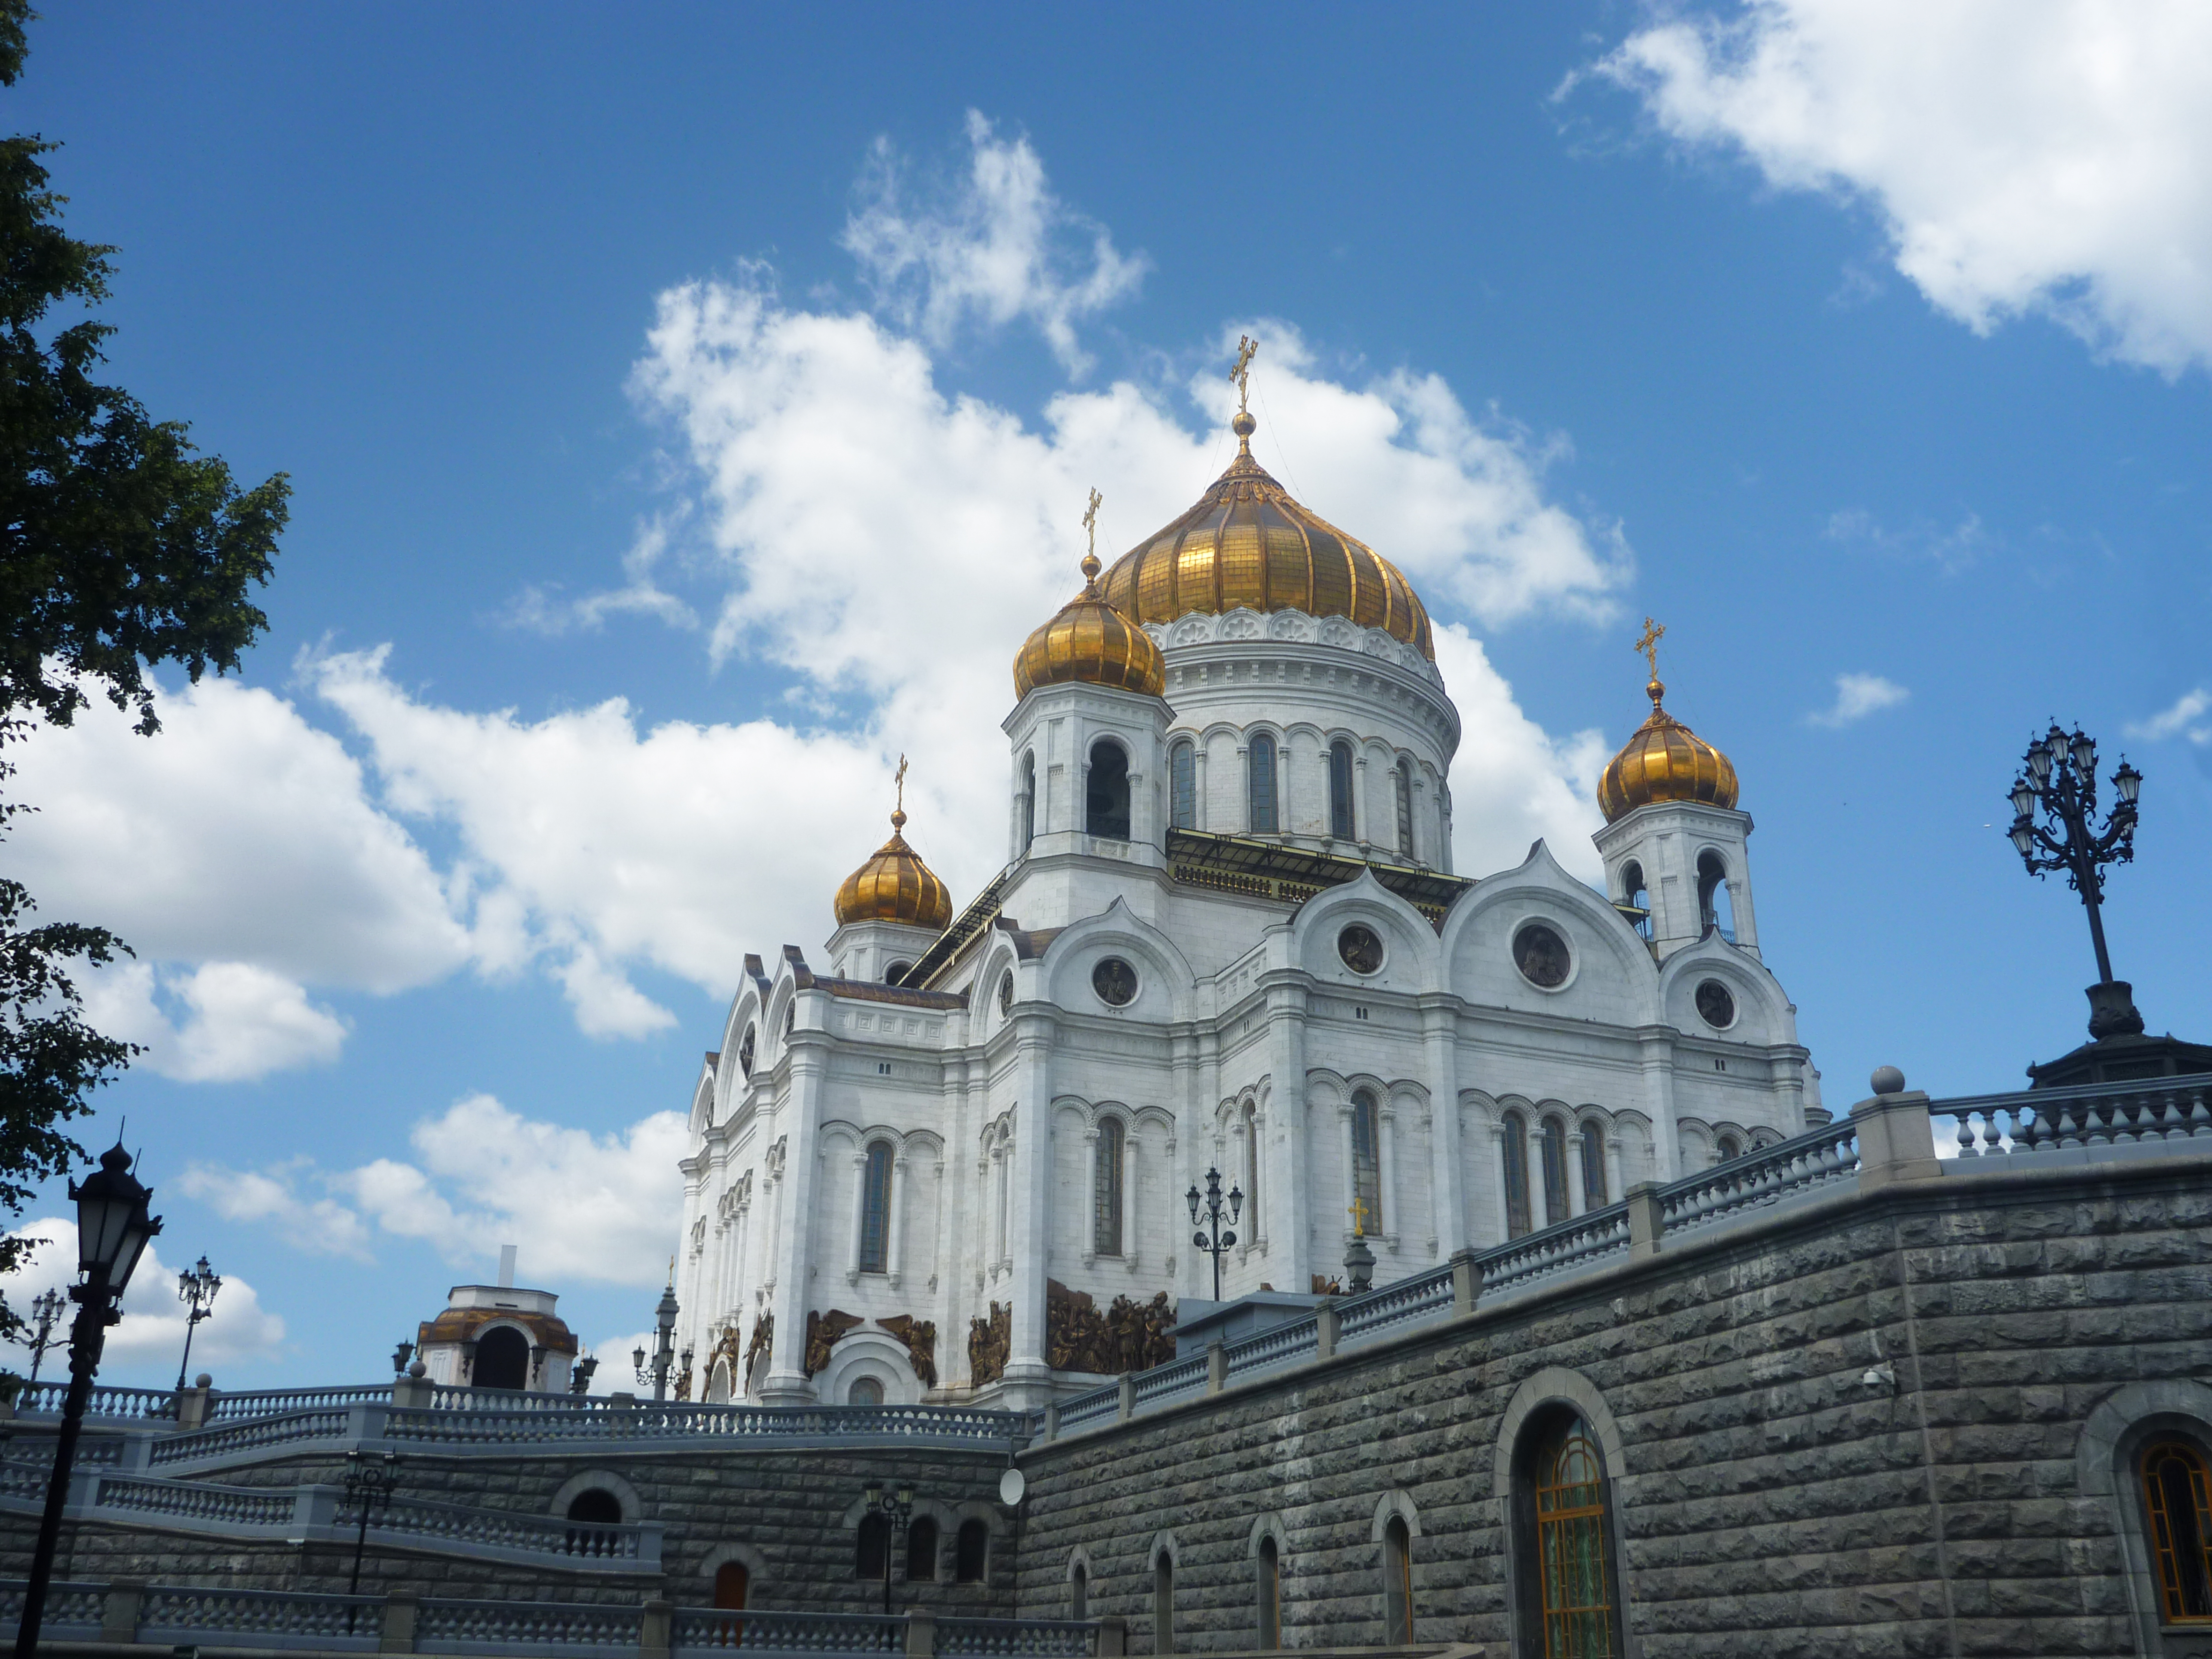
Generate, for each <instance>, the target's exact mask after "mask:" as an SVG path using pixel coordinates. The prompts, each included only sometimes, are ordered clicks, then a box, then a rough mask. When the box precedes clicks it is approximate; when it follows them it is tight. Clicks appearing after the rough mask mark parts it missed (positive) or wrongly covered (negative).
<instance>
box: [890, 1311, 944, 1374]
mask: <svg viewBox="0 0 2212 1659" xmlns="http://www.w3.org/2000/svg"><path fill="white" fill-rule="evenodd" d="M876 1323H877V1324H878V1325H880V1326H882V1327H883V1328H884V1329H885V1330H887V1331H889V1332H890V1334H892V1335H893V1336H895V1337H896V1338H897V1339H898V1340H899V1342H900V1345H901V1346H903V1347H904V1348H905V1349H906V1358H907V1364H909V1365H911V1366H912V1367H914V1378H915V1382H917V1383H921V1386H922V1387H923V1388H925V1389H933V1388H935V1387H936V1386H937V1322H936V1321H935V1320H933V1319H916V1318H915V1317H914V1316H913V1315H911V1314H893V1315H892V1316H890V1318H889V1319H878V1321H877V1322H876Z"/></svg>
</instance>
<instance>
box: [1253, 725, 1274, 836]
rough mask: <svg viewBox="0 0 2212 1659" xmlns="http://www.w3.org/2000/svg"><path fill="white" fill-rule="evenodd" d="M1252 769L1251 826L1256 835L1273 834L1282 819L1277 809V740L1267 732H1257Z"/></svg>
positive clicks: (1254, 740)
mask: <svg viewBox="0 0 2212 1659" xmlns="http://www.w3.org/2000/svg"><path fill="white" fill-rule="evenodd" d="M1249 767H1250V771H1251V785H1252V792H1251V793H1252V811H1251V828H1252V830H1253V833H1254V834H1255V835H1273V833H1274V832H1275V829H1277V827H1278V826H1279V823H1280V822H1281V820H1280V818H1279V817H1278V815H1277V813H1276V811H1275V740H1274V738H1271V737H1269V736H1268V735H1267V733H1266V732H1255V733H1254V734H1253V738H1252V746H1251V749H1250V750H1249Z"/></svg>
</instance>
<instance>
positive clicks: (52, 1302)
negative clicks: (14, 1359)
mask: <svg viewBox="0 0 2212 1659" xmlns="http://www.w3.org/2000/svg"><path fill="white" fill-rule="evenodd" d="M67 1305H68V1304H67V1302H66V1300H65V1299H64V1297H63V1296H62V1293H61V1292H60V1291H43V1292H41V1293H40V1295H38V1296H34V1297H32V1298H31V1325H32V1332H31V1335H30V1338H29V1340H27V1341H26V1342H25V1343H24V1344H23V1346H25V1347H27V1348H28V1349H29V1350H30V1351H31V1381H30V1384H29V1386H30V1387H32V1388H36V1387H38V1385H39V1366H40V1364H41V1363H42V1362H43V1361H44V1360H45V1358H46V1350H47V1349H49V1348H58V1347H60V1346H61V1345H62V1343H63V1341H64V1340H65V1339H64V1338H62V1337H59V1336H57V1335H55V1334H54V1327H55V1326H56V1325H58V1324H59V1323H60V1322H61V1317H62V1310H63V1309H64V1307H66V1306H67Z"/></svg>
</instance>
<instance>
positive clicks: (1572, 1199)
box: [1567, 1125, 1589, 1215]
mask: <svg viewBox="0 0 2212 1659" xmlns="http://www.w3.org/2000/svg"><path fill="white" fill-rule="evenodd" d="M1588 1208H1589V1200H1588V1199H1587V1198H1586V1197H1585V1196H1584V1195H1583V1138H1582V1133H1581V1132H1580V1131H1579V1130H1577V1129H1575V1128H1574V1127H1572V1126H1571V1125H1570V1126H1569V1133H1568V1135H1567V1213H1568V1214H1569V1215H1580V1214H1581V1213H1582V1212H1583V1211H1584V1210H1586V1209H1588Z"/></svg>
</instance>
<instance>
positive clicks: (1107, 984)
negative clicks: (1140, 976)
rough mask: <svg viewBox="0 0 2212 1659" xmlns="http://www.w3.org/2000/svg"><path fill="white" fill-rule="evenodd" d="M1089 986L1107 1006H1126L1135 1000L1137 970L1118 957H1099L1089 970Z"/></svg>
mask: <svg viewBox="0 0 2212 1659" xmlns="http://www.w3.org/2000/svg"><path fill="white" fill-rule="evenodd" d="M1091 989H1092V990H1094V991H1096V992H1097V993H1098V1000H1099V1001H1101V1002H1103V1003H1104V1004H1105V1005H1106V1006H1108V1007H1109V1008H1126V1007H1127V1006H1129V1005H1130V1004H1131V1003H1133V1002H1134V1001H1135V1000H1137V970H1136V969H1133V968H1132V967H1131V966H1129V964H1128V963H1126V962H1124V961H1122V960H1121V957H1100V958H1099V959H1098V965H1097V967H1096V968H1093V969H1091Z"/></svg>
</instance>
